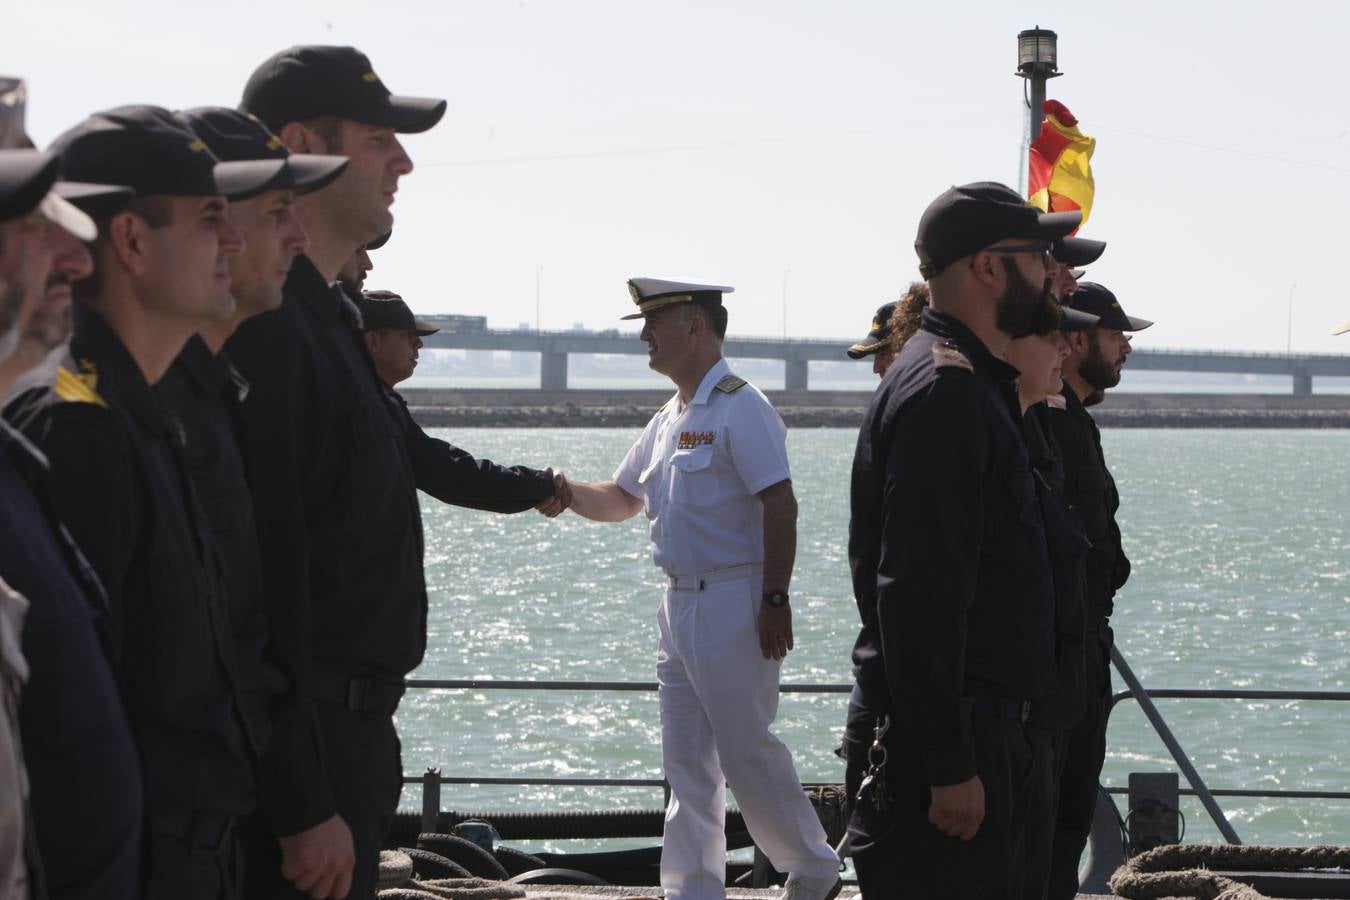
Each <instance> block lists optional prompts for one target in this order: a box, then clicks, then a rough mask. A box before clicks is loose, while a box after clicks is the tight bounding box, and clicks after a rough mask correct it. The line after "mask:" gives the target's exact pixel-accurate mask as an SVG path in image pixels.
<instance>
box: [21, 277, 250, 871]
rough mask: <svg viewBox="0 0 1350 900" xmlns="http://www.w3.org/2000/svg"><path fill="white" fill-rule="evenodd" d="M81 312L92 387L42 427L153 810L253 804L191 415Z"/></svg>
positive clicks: (82, 355)
mask: <svg viewBox="0 0 1350 900" xmlns="http://www.w3.org/2000/svg"><path fill="white" fill-rule="evenodd" d="M74 318H75V336H74V338H73V340H72V343H71V355H72V356H73V357H74V359H75V361H76V364H77V365H78V367H79V375H80V376H82V378H83V382H82V383H83V384H84V385H86V387H87V391H86V393H84V394H83V395H80V396H73V395H67V396H66V397H65V399H64V402H59V403H56V404H54V405H52V406H51V407H49V408H48V409H46V410H45V411H44V412H43V413H42V414H41V415H39V416H38V417H37V418H36V419H35V420H34V422H33V424H32V425H31V426H30V427H29V433H30V434H31V435H33V436H34V439H35V442H36V443H37V444H38V446H39V447H40V448H41V449H42V451H43V452H44V453H45V454H46V455H47V457H48V459H49V460H50V461H51V471H52V481H51V484H52V491H53V494H54V496H55V500H56V507H57V510H58V512H59V514H60V516H61V518H62V520H63V521H64V522H65V523H66V525H67V526H68V527H69V529H70V532H71V534H72V535H74V537H75V540H76V541H77V542H78V543H79V546H80V549H81V550H83V551H84V553H85V555H86V556H87V557H88V558H89V561H90V563H91V564H92V565H93V568H94V571H95V572H96V573H97V574H98V576H99V579H100V580H101V581H102V582H103V586H104V588H105V589H106V591H107V594H108V608H109V617H108V623H109V630H110V634H111V648H112V656H113V664H114V667H115V668H116V670H117V672H118V674H119V676H120V678H121V681H122V684H123V687H124V690H125V694H126V699H127V713H128V717H129V718H130V721H131V726H132V730H133V732H134V733H135V736H136V740H137V743H138V745H139V746H140V750H141V760H142V768H143V771H144V773H145V788H146V806H147V810H148V811H149V813H150V814H151V815H152V816H153V815H155V814H160V813H170V814H182V813H194V812H195V813H205V814H214V815H226V816H236V815H242V814H244V813H246V812H248V811H250V810H251V809H252V808H253V805H254V765H255V757H254V751H253V747H252V745H251V742H250V738H249V735H248V732H247V729H246V727H245V725H244V721H243V716H242V713H241V711H240V707H239V704H238V700H237V697H236V689H235V684H234V677H233V659H234V650H233V642H232V640H231V636H230V621H229V609H228V606H227V603H226V599H225V596H224V590H223V588H222V586H221V573H220V560H219V554H218V551H217V550H216V548H215V544H214V542H213V541H212V540H211V537H210V534H209V529H208V528H207V526H206V524H205V521H204V519H203V518H202V513H201V509H200V504H199V502H198V500H197V497H196V495H195V492H194V491H193V490H192V485H191V482H190V481H189V479H188V476H187V471H186V468H185V466H184V464H183V460H182V430H181V427H180V426H179V425H178V424H177V423H176V422H175V421H174V420H173V419H172V417H171V416H169V415H167V414H166V412H165V410H164V408H163V407H162V406H161V404H160V400H159V397H158V396H157V395H156V394H155V392H154V391H153V390H152V389H151V387H150V386H149V385H148V384H147V383H146V381H145V378H144V376H143V375H142V374H141V371H140V369H139V367H138V366H137V365H136V362H135V360H133V359H132V357H131V354H130V353H128V352H127V350H126V348H125V347H123V345H122V343H121V341H120V340H119V339H118V337H117V335H116V334H114V333H113V331H112V329H110V328H109V327H108V325H107V324H106V323H105V322H104V321H103V319H102V318H100V317H99V316H98V314H96V313H94V312H92V311H90V310H88V309H85V308H84V307H81V306H80V305H78V304H76V306H75V308H74ZM60 393H61V392H60V391H58V394H60ZM152 865H153V861H152Z"/></svg>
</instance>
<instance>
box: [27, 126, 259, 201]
mask: <svg viewBox="0 0 1350 900" xmlns="http://www.w3.org/2000/svg"><path fill="white" fill-rule="evenodd" d="M51 150H52V152H54V153H56V154H57V155H58V156H60V157H61V177H62V179H65V180H70V181H83V182H93V183H96V184H104V185H118V186H121V187H124V188H129V189H130V190H133V191H135V192H136V194H137V195H139V196H147V195H151V194H169V195H178V196H188V197H213V196H216V195H224V196H225V197H227V198H229V199H231V200H239V199H243V198H245V197H250V196H253V195H254V194H257V193H258V192H259V191H262V190H264V189H265V188H266V187H267V185H268V182H269V181H271V180H272V178H273V177H274V176H275V175H276V172H275V168H276V167H275V165H274V164H273V163H272V162H271V161H270V160H246V161H232V162H221V161H220V160H219V159H218V158H217V157H216V155H215V154H214V153H212V152H211V150H210V149H209V148H208V147H207V146H206V143H205V142H204V141H203V140H202V139H201V138H199V137H197V135H195V134H193V133H192V132H191V131H190V130H189V129H188V127H187V126H186V125H184V124H183V123H182V122H181V121H180V120H178V119H175V118H174V116H173V113H171V112H169V111H168V110H167V109H163V108H161V107H158V106H121V107H118V108H117V109H110V110H107V111H106V112H100V113H95V114H94V115H92V116H90V117H89V118H88V119H85V120H84V121H83V122H81V123H80V124H79V125H76V126H75V127H74V128H72V129H70V130H69V131H67V132H66V133H65V134H63V135H61V136H60V137H58V138H57V139H56V140H55V141H53V142H52V146H51Z"/></svg>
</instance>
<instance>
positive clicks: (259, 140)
mask: <svg viewBox="0 0 1350 900" xmlns="http://www.w3.org/2000/svg"><path fill="white" fill-rule="evenodd" d="M175 115H176V116H177V117H178V119H179V120H180V121H182V122H183V124H184V125H186V126H187V127H188V128H189V129H190V130H191V131H192V133H193V134H195V135H197V137H199V138H201V139H202V140H203V141H205V142H206V146H207V148H208V149H210V151H211V152H212V153H214V154H215V155H216V156H217V157H219V158H220V159H221V160H224V161H226V162H235V161H240V160H258V161H266V163H267V165H268V166H269V167H270V169H271V170H272V171H273V173H274V174H273V176H272V178H271V180H270V181H268V182H267V183H266V184H264V185H263V187H262V188H261V189H260V190H272V189H274V188H293V189H294V190H295V192H296V193H297V194H308V193H312V192H314V191H317V190H319V189H320V188H324V187H327V186H328V185H329V184H331V183H332V182H333V180H334V179H336V178H337V177H338V176H339V175H341V174H342V170H343V169H345V168H347V157H345V156H320V155H318V154H314V153H291V152H290V151H289V150H287V149H286V145H285V144H283V143H282V142H281V138H279V137H277V136H276V135H275V134H273V133H272V132H270V131H268V130H267V126H266V125H264V124H263V123H262V120H261V119H259V118H258V117H257V116H255V115H253V114H252V113H242V112H239V111H238V110H235V109H226V108H225V107H223V106H202V107H198V108H196V109H187V110H182V111H181V112H178V113H176V114H175Z"/></svg>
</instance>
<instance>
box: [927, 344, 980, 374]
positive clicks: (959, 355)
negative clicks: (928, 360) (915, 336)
mask: <svg viewBox="0 0 1350 900" xmlns="http://www.w3.org/2000/svg"><path fill="white" fill-rule="evenodd" d="M933 366H934V368H938V369H950V368H956V369H965V370H966V371H967V372H974V371H975V367H974V366H973V365H971V362H970V357H968V356H966V354H965V352H964V351H962V349H961V348H960V347H958V346H957V345H956V344H954V343H952V342H951V341H943V342H942V343H940V344H934V345H933Z"/></svg>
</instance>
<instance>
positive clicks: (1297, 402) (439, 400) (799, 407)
mask: <svg viewBox="0 0 1350 900" xmlns="http://www.w3.org/2000/svg"><path fill="white" fill-rule="evenodd" d="M768 394H769V398H770V399H771V400H772V401H773V403H774V405H775V406H776V407H777V409H778V411H779V413H780V414H781V415H782V416H783V420H784V421H785V422H787V424H788V427H790V428H857V427H858V425H859V423H860V422H861V421H862V415H863V411H864V410H865V409H866V407H867V403H868V400H869V399H870V397H871V395H870V394H868V393H865V392H853V391H850V392H843V391H807V392H799V393H786V392H781V391H779V392H774V391H770V392H768ZM404 396H405V397H407V399H408V404H409V406H410V408H411V409H412V413H413V416H414V417H415V418H416V419H417V421H418V422H419V423H421V424H422V426H423V427H425V428H641V427H642V426H644V425H646V424H647V421H648V420H649V419H650V418H651V417H652V414H653V413H654V412H655V411H656V410H657V409H659V408H660V406H661V404H663V403H665V402H666V400H668V399H669V397H670V393H669V392H667V391H594V390H582V391H558V392H544V391H520V390H463V391H453V390H420V389H417V388H413V389H410V390H407V391H405V392H404ZM1092 414H1093V416H1095V417H1096V419H1097V422H1098V423H1099V424H1100V425H1101V426H1102V427H1104V428H1350V395H1342V394H1313V395H1310V396H1302V397H1299V396H1293V395H1288V394H1123V393H1122V394H1115V395H1112V396H1110V397H1108V399H1107V401H1106V402H1105V403H1103V404H1101V405H1099V406H1096V407H1094V408H1093V410H1092Z"/></svg>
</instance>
